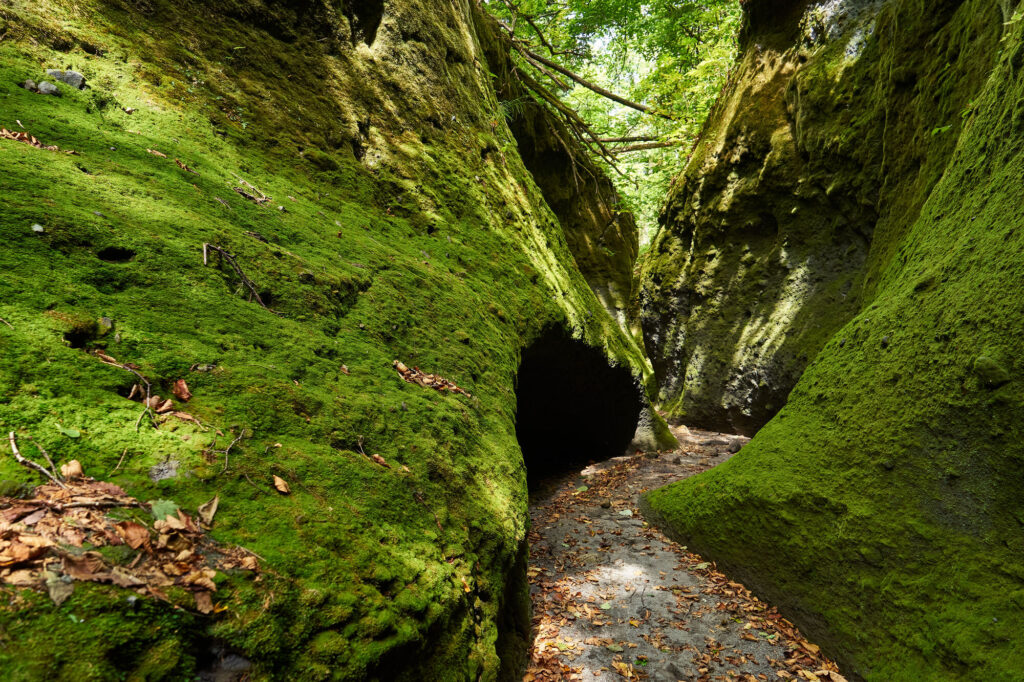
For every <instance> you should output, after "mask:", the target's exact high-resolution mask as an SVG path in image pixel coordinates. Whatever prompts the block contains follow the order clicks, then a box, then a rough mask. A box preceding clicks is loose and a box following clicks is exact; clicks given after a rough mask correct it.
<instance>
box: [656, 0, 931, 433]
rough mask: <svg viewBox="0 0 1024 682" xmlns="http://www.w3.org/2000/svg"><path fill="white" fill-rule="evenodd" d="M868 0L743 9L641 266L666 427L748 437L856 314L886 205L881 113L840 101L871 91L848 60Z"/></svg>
mask: <svg viewBox="0 0 1024 682" xmlns="http://www.w3.org/2000/svg"><path fill="white" fill-rule="evenodd" d="M881 4H882V3H881V2H878V1H877V0H868V1H865V0H860V1H858V0H829V1H828V2H821V3H807V2H784V3H778V2H776V3H764V2H762V3H750V6H749V7H748V9H747V16H746V21H745V24H744V29H743V35H742V57H741V59H740V62H739V64H738V66H737V71H736V74H735V75H734V76H733V78H732V79H731V80H730V82H729V84H728V86H727V88H726V90H725V92H724V93H723V94H722V96H721V97H720V99H719V101H718V103H717V104H716V106H715V108H714V110H713V111H712V114H711V117H710V119H709V121H708V123H707V124H706V126H705V128H704V130H703V133H702V136H701V140H700V142H699V144H698V145H697V147H696V149H695V150H694V153H693V155H692V157H691V160H690V163H689V164H688V166H687V167H686V169H685V171H684V172H683V173H682V174H681V175H680V176H679V177H678V178H677V179H676V182H675V183H674V185H673V187H672V190H671V193H670V196H669V199H668V203H667V205H666V208H665V210H664V212H663V215H662V226H661V230H660V231H659V233H658V235H657V236H656V238H655V241H654V243H653V245H652V247H651V249H650V251H649V252H648V253H647V255H646V256H645V258H644V259H643V261H642V265H643V271H642V276H641V284H640V289H639V294H638V301H637V304H638V305H637V308H636V311H637V317H638V322H639V323H640V326H641V327H642V329H643V332H644V336H645V339H646V346H647V352H648V354H649V356H650V358H651V360H652V362H653V364H654V369H655V373H656V376H657V379H658V384H659V390H660V395H659V398H660V399H661V401H662V402H663V404H664V406H665V408H666V409H667V410H668V413H669V415H670V417H671V418H674V419H676V420H685V421H686V422H687V423H689V424H695V425H699V426H705V427H708V428H715V429H718V430H730V431H736V432H741V433H746V434H750V433H753V432H754V431H756V430H757V429H758V428H759V427H760V426H762V425H763V424H764V423H765V422H766V421H767V420H768V419H770V418H771V417H772V415H774V414H775V413H776V412H777V411H778V410H779V408H781V407H782V405H784V404H785V402H786V399H787V396H788V395H789V392H790V390H791V389H792V387H793V385H794V384H795V382H796V380H797V379H798V378H799V376H800V373H801V372H802V371H803V369H804V368H805V367H806V366H807V363H808V362H809V361H810V360H811V358H813V357H814V355H815V353H817V352H818V350H819V349H820V348H821V346H822V345H823V344H824V342H825V341H826V340H827V339H828V338H829V336H831V334H832V333H833V332H834V331H835V330H836V329H838V328H839V327H840V326H841V325H842V324H843V323H844V322H845V321H847V320H849V319H850V317H851V316H852V315H853V314H854V313H855V311H856V310H857V309H858V307H859V306H860V304H861V301H862V291H863V285H864V281H863V277H864V270H865V264H866V262H867V257H868V251H869V248H870V243H871V237H872V234H873V232H874V230H875V227H876V224H877V223H878V222H879V221H880V220H881V221H883V222H884V221H885V220H886V219H887V214H888V213H890V210H891V209H890V207H889V206H888V205H887V204H886V202H885V201H884V200H883V199H884V197H883V188H884V185H885V182H884V173H883V161H884V159H883V154H884V148H883V145H882V144H881V143H880V141H879V139H878V136H879V131H880V130H882V129H883V128H884V123H885V121H884V110H882V109H881V108H877V107H867V109H866V110H861V111H858V112H856V113H855V114H854V113H853V112H851V111H850V109H849V102H850V101H851V100H852V99H853V98H856V97H862V96H863V95H864V94H865V93H867V92H870V89H871V88H872V87H874V83H873V80H872V79H874V78H875V74H874V73H872V71H871V70H869V69H863V68H858V66H857V65H858V63H859V62H860V61H861V60H862V59H864V58H865V51H866V50H867V49H869V43H870V40H871V38H872V36H873V35H874V33H875V30H876V27H875V24H876V16H877V13H878V8H879V6H880V5H881ZM875 58H877V55H876V54H870V55H868V56H867V61H868V62H871V61H872V60H873V59H875ZM854 115H856V116H859V117H861V118H862V119H864V120H863V121H862V122H861V123H860V127H859V128H853V127H851V126H850V125H849V121H850V119H851V117H852V116H854ZM853 130H857V131H858V132H857V134H856V135H854V134H853V133H852V131H853ZM907 142H908V143H909V144H912V145H913V144H915V143H914V142H910V141H907ZM943 151H947V150H943ZM929 153H931V152H929ZM915 154H921V155H923V154H924V151H923V150H922V149H917V150H915ZM891 192H892V188H890V189H889V190H888V193H891Z"/></svg>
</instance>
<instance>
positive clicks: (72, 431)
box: [57, 424, 82, 438]
mask: <svg viewBox="0 0 1024 682" xmlns="http://www.w3.org/2000/svg"><path fill="white" fill-rule="evenodd" d="M57 430H58V431H60V432H61V433H63V434H64V435H65V436H67V437H68V438H78V437H79V436H81V435H82V432H81V431H79V430H78V429H76V428H64V427H63V426H61V425H60V424H57Z"/></svg>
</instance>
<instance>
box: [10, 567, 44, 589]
mask: <svg viewBox="0 0 1024 682" xmlns="http://www.w3.org/2000/svg"><path fill="white" fill-rule="evenodd" d="M3 581H4V582H5V583H7V584H8V585H14V586H15V587H31V586H32V585H35V584H37V583H38V582H39V574H38V573H36V572H35V571H32V570H29V569H22V570H19V571H11V572H10V573H9V574H7V575H6V576H4V577H3Z"/></svg>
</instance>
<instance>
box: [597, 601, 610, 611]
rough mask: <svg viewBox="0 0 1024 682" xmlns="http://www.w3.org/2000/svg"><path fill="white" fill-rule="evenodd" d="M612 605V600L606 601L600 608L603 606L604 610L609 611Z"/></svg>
mask: <svg viewBox="0 0 1024 682" xmlns="http://www.w3.org/2000/svg"><path fill="white" fill-rule="evenodd" d="M611 607H612V603H611V602H610V601H606V602H605V603H603V604H601V607H600V608H601V610H602V611H607V610H609V609H610V608H611Z"/></svg>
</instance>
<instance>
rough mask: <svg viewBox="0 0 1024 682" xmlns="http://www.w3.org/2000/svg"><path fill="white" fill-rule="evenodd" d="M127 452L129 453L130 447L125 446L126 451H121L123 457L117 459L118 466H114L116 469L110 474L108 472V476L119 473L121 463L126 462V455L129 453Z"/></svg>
mask: <svg viewBox="0 0 1024 682" xmlns="http://www.w3.org/2000/svg"><path fill="white" fill-rule="evenodd" d="M127 454H128V448H125V449H124V452H122V453H121V459H119V460H117V466H116V467H114V470H113V471H111V472H110V473H109V474H107V476H113V475H114V474H115V473H117V470H118V469H120V468H121V465H122V464H123V463H124V458H125V455H127Z"/></svg>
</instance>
